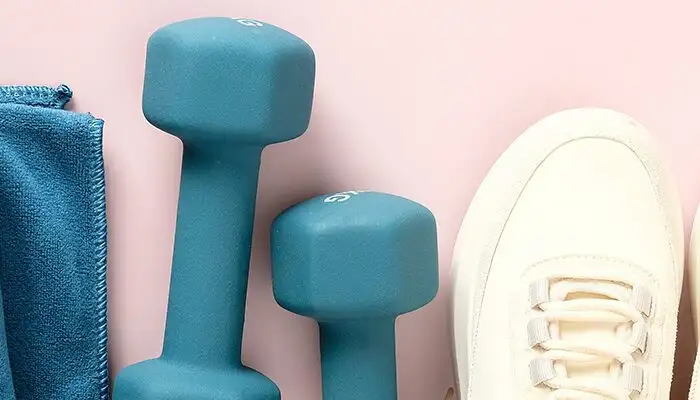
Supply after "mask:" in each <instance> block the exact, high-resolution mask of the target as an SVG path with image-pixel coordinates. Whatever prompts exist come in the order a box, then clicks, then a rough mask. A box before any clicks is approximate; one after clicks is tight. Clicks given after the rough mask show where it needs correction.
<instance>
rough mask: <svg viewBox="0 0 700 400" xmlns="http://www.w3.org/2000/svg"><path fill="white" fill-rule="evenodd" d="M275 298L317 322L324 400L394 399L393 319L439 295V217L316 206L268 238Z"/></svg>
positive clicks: (295, 210)
mask: <svg viewBox="0 0 700 400" xmlns="http://www.w3.org/2000/svg"><path fill="white" fill-rule="evenodd" d="M271 251H272V279H273V290H274V295H275V299H276V300H277V302H278V303H279V304H280V306H282V307H283V308H285V309H287V310H289V311H292V312H294V313H296V314H300V315H304V316H307V317H311V318H314V319H316V320H317V321H318V324H319V329H320V337H321V362H322V367H321V368H322V378H323V399H324V400H359V399H362V400H392V399H394V400H395V399H396V397H397V389H396V357H395V338H394V325H395V320H396V317H397V316H398V315H400V314H404V313H407V312H410V311H413V310H416V309H418V308H420V307H422V306H424V305H425V304H427V303H428V302H430V301H431V300H432V299H433V298H434V297H435V294H436V293H437V290H438V249H437V233H436V226H435V218H434V217H433V214H432V213H431V212H430V211H429V210H428V209H427V208H425V207H423V206H422V205H420V204H418V203H415V202H413V201H410V200H407V199H405V198H402V197H398V196H393V195H389V194H384V193H377V192H344V193H338V194H335V195H329V196H321V197H316V198H313V199H311V200H308V201H306V202H303V203H301V204H298V205H296V206H293V207H291V208H289V209H288V210H286V211H285V212H283V213H282V214H281V215H280V216H278V217H277V218H276V219H275V221H274V223H273V225H272V232H271Z"/></svg>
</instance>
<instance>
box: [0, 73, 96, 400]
mask: <svg viewBox="0 0 700 400" xmlns="http://www.w3.org/2000/svg"><path fill="white" fill-rule="evenodd" d="M71 96H72V93H71V91H70V89H68V87H66V86H60V87H58V88H56V89H52V88H47V87H26V86H14V87H0V288H1V289H2V305H3V306H4V310H3V311H4V328H5V330H4V332H3V330H2V326H1V324H0V396H2V397H0V400H7V399H17V400H84V399H85V400H87V399H90V400H103V399H107V394H108V382H109V379H108V370H107V308H106V303H107V287H106V263H107V262H106V253H107V244H106V236H107V229H106V216H105V183H104V164H103V158H102V126H103V122H102V121H101V120H99V119H96V118H94V117H93V116H91V115H89V114H81V113H76V112H70V111H66V110H64V109H63V108H64V106H65V105H66V103H68V101H69V100H70V98H71ZM3 333H4V335H3ZM3 339H4V340H3Z"/></svg>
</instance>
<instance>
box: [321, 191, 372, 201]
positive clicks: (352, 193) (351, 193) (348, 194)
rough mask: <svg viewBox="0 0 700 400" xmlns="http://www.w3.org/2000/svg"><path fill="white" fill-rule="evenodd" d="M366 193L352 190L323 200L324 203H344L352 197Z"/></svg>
mask: <svg viewBox="0 0 700 400" xmlns="http://www.w3.org/2000/svg"><path fill="white" fill-rule="evenodd" d="M363 192H365V191H364V190H350V191H347V192H340V193H336V194H334V195H331V196H328V197H326V198H325V199H323V202H324V203H342V202H344V201H348V200H350V198H351V197H352V196H357V195H358V194H360V193H363Z"/></svg>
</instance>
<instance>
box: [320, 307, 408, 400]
mask: <svg viewBox="0 0 700 400" xmlns="http://www.w3.org/2000/svg"><path fill="white" fill-rule="evenodd" d="M395 324H396V320H395V318H393V317H388V318H381V319H372V320H364V319H363V320H356V321H332V322H328V321H326V322H319V333H320V340H321V362H322V373H321V374H322V378H323V400H357V399H381V400H396V398H397V391H396V341H395V338H394V332H395V329H394V327H395Z"/></svg>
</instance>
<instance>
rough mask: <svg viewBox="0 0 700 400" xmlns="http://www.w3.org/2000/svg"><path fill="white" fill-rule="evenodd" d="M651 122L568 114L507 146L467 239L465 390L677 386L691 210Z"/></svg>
mask: <svg viewBox="0 0 700 400" xmlns="http://www.w3.org/2000/svg"><path fill="white" fill-rule="evenodd" d="M681 214H682V213H681V205H680V202H679V200H678V195H677V191H676V188H675V186H674V184H673V183H672V181H671V179H670V178H669V176H668V174H667V173H666V171H665V170H664V169H663V166H662V165H661V164H660V162H659V159H658V157H657V154H656V153H655V150H654V146H653V144H652V141H651V138H650V135H649V134H648V132H647V131H646V130H645V129H644V128H643V127H642V126H641V125H640V124H639V123H637V122H636V121H634V120H633V119H632V118H630V117H628V116H626V115H623V114H620V113H618V112H615V111H610V110H601V109H577V110H568V111H563V112H559V113H556V114H554V115H552V116H549V117H547V118H545V119H543V120H542V121H540V122H538V123H537V124H535V125H534V126H532V127H531V128H530V129H528V130H527V131H526V132H525V133H524V134H522V135H521V136H520V137H519V138H518V139H517V140H516V141H515V142H514V143H513V144H512V145H511V147H510V148H509V149H508V150H507V151H506V152H505V153H504V154H503V155H502V156H501V157H500V158H499V160H498V161H497V162H496V164H495V165H494V166H493V168H492V169H491V171H490V172H489V174H488V176H487V177H486V179H485V180H484V182H483V183H482V184H481V187H480V188H479V190H478V191H477V193H476V195H475V197H474V199H473V200H472V203H471V205H470V207H469V211H468V212H467V214H466V216H465V218H464V222H463V223H462V227H461V230H460V233H459V235H458V237H457V243H456V246H455V251H454V259H453V263H452V268H453V270H452V274H453V275H452V279H453V281H454V282H453V283H454V287H453V303H452V306H453V309H452V313H453V314H452V317H453V337H454V343H453V350H454V353H455V354H454V359H455V371H456V375H457V376H456V378H457V392H458V398H460V399H463V400H464V399H468V400H509V399H513V400H534V399H537V400H540V399H542V400H544V399H616V400H617V399H625V400H627V399H655V400H656V399H668V397H669V391H670V385H671V377H672V370H673V357H674V350H675V341H676V325H677V323H676V316H677V314H678V303H679V299H680V293H681V287H682V280H683V251H684V249H683V245H684V241H683V221H682V215H681Z"/></svg>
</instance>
